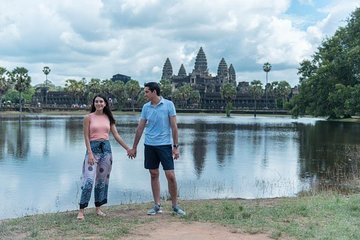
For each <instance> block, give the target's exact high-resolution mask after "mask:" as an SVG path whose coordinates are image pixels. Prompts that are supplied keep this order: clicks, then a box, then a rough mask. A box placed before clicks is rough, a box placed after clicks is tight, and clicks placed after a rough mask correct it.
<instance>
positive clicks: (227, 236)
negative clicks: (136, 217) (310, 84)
mask: <svg viewBox="0 0 360 240" xmlns="http://www.w3.org/2000/svg"><path fill="white" fill-rule="evenodd" d="M146 217H147V218H152V219H151V220H153V221H150V222H148V221H146V223H144V224H142V225H138V226H137V228H136V229H133V230H132V231H131V233H130V235H128V236H126V237H125V238H123V239H126V240H150V239H156V240H169V239H171V240H217V239H220V240H235V239H236V240H267V239H271V238H270V237H269V236H268V235H267V234H246V233H242V232H239V230H236V229H231V228H227V227H224V226H221V225H219V224H214V223H200V222H190V223H188V222H184V221H181V219H178V218H177V217H174V216H172V215H171V214H170V213H163V214H159V215H156V216H146Z"/></svg>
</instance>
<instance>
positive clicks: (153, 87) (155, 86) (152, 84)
mask: <svg viewBox="0 0 360 240" xmlns="http://www.w3.org/2000/svg"><path fill="white" fill-rule="evenodd" d="M144 86H145V87H147V88H149V90H150V91H152V92H153V91H154V90H155V91H156V94H157V95H158V96H160V86H159V84H158V83H157V82H148V83H145V85H144Z"/></svg>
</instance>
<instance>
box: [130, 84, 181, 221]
mask: <svg viewBox="0 0 360 240" xmlns="http://www.w3.org/2000/svg"><path fill="white" fill-rule="evenodd" d="M144 92H145V97H146V98H147V99H148V100H149V102H147V103H145V104H144V106H143V108H142V110H141V116H140V121H139V124H138V127H137V129H136V135H135V139H134V145H133V148H132V150H131V151H130V154H129V156H130V157H136V151H137V145H138V143H139V141H140V138H141V135H142V133H143V131H144V129H145V143H144V145H145V147H144V148H145V149H144V153H145V154H144V155H145V160H144V167H145V168H146V169H149V172H150V177H151V189H152V193H153V197H154V203H155V205H154V207H153V208H151V209H150V210H148V212H147V214H148V215H155V214H158V213H162V208H161V205H160V181H159V165H160V163H161V165H162V167H163V169H164V171H165V176H166V179H167V181H168V188H169V193H170V196H171V202H172V209H173V213H174V214H176V215H179V216H185V215H186V213H185V211H184V210H182V209H181V208H180V207H179V206H178V204H177V183H176V177H175V172H174V159H178V158H179V145H178V128H177V123H176V110H175V106H174V103H173V102H172V101H170V100H167V99H164V98H163V97H161V96H160V86H159V84H158V83H156V82H149V83H146V84H145V88H144ZM171 137H172V141H171Z"/></svg>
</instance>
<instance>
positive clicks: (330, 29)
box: [0, 0, 360, 86]
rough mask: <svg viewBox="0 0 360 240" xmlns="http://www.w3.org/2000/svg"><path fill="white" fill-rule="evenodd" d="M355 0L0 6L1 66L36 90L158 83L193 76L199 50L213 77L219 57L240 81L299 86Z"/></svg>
mask: <svg viewBox="0 0 360 240" xmlns="http://www.w3.org/2000/svg"><path fill="white" fill-rule="evenodd" d="M357 7H360V2H359V1H358V0H346V1H343V0H293V1H290V0H251V1H249V0H211V1H205V0H182V1H175V0H76V1H74V0H31V1H28V0H11V1H9V0H0V12H1V14H0V66H1V67H5V68H6V69H7V70H12V69H14V68H15V67H25V68H26V69H28V70H29V75H30V76H31V84H32V85H36V84H40V83H43V82H44V81H45V79H46V78H45V75H44V73H43V72H42V70H43V67H44V66H48V67H50V69H51V72H50V73H49V75H48V79H49V80H50V81H51V82H52V83H54V84H55V85H56V86H64V85H65V81H66V80H67V79H75V80H81V79H82V78H85V79H86V80H87V81H90V80H91V79H92V78H99V79H101V80H104V79H111V77H112V76H113V75H115V74H118V73H120V74H124V75H127V76H130V77H131V78H132V79H135V80H138V81H139V83H140V85H143V84H144V83H145V82H149V81H159V80H160V78H161V75H162V68H163V65H164V63H165V60H166V58H169V59H170V61H171V63H172V67H173V72H174V74H177V73H178V71H179V68H180V66H181V64H184V66H185V69H186V72H187V73H191V72H192V70H193V68H194V62H195V58H196V54H197V53H198V51H199V49H200V47H202V48H203V50H204V52H205V54H206V57H207V62H208V69H209V72H210V73H211V74H212V75H213V76H215V75H216V73H217V69H218V65H219V63H220V60H221V59H222V58H224V59H225V61H226V63H227V65H228V66H230V64H232V65H233V67H234V69H235V71H236V80H237V82H241V81H248V82H251V81H252V80H261V81H262V82H263V83H265V81H266V74H265V72H264V71H263V69H262V66H263V64H264V63H265V62H269V63H270V64H271V65H272V69H271V71H270V72H269V74H268V81H269V82H272V81H281V80H285V81H288V82H289V83H290V85H291V86H295V85H297V84H298V83H299V80H298V75H297V68H298V67H299V63H300V62H301V61H302V60H304V59H310V58H311V56H312V55H313V54H314V52H315V51H316V50H317V48H318V47H319V46H320V44H321V42H322V41H323V40H324V39H326V38H327V37H331V36H332V35H333V34H334V33H335V31H336V30H337V29H338V28H339V27H340V26H345V25H346V20H347V19H348V18H349V17H350V14H351V13H352V12H353V11H354V10H355V9H356V8H357Z"/></svg>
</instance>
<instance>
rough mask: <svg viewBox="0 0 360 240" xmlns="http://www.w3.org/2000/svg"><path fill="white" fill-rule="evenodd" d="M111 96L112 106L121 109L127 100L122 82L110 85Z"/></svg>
mask: <svg viewBox="0 0 360 240" xmlns="http://www.w3.org/2000/svg"><path fill="white" fill-rule="evenodd" d="M111 95H112V96H114V98H115V99H114V104H115V105H116V107H119V108H121V107H123V104H124V102H125V101H126V99H127V98H128V96H127V93H126V89H125V84H124V82H122V81H115V82H113V84H112V90H111Z"/></svg>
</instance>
